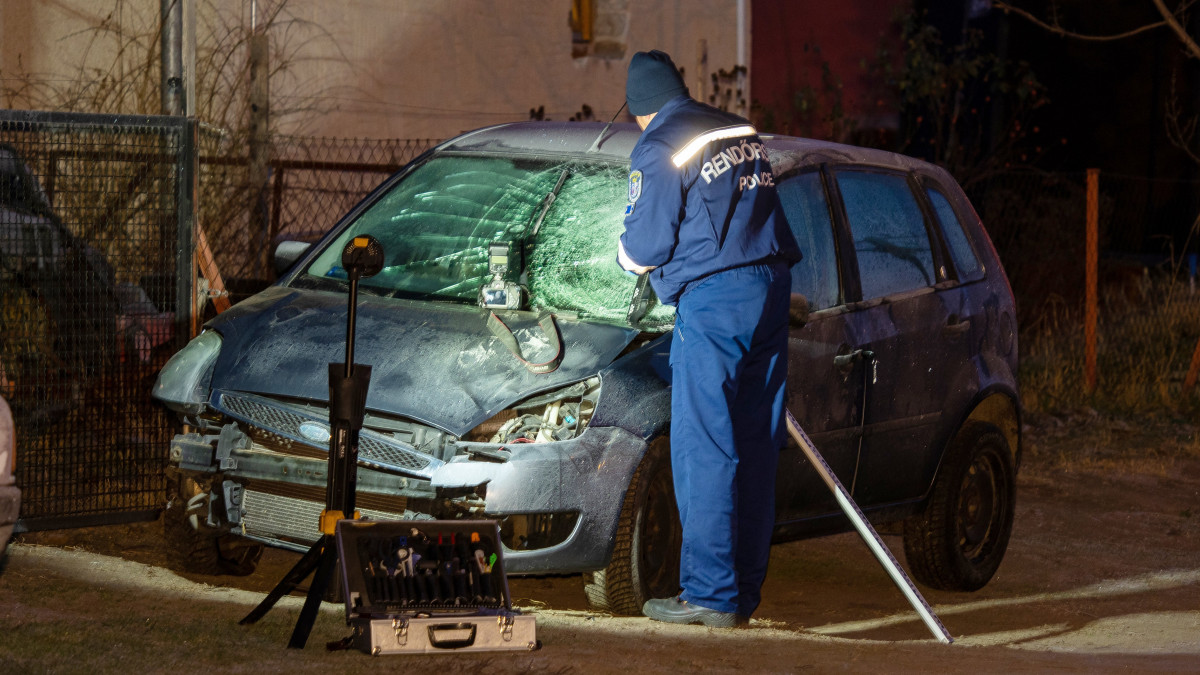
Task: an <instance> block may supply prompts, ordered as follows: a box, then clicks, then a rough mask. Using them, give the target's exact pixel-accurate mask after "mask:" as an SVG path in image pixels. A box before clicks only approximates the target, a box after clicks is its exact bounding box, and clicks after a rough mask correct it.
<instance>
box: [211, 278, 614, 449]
mask: <svg viewBox="0 0 1200 675" xmlns="http://www.w3.org/2000/svg"><path fill="white" fill-rule="evenodd" d="M487 316H488V315H487V312H486V311H485V310H481V309H479V308H476V307H468V306H460V305H449V304H442V303H432V302H417V301H409V300H397V299H390V298H379V297H374V296H367V295H360V296H359V306H358V311H357V320H356V331H355V332H356V336H357V338H356V340H355V346H354V361H355V363H360V364H364V365H369V366H371V368H372V370H371V384H370V388H369V390H368V392H367V410H368V411H373V412H382V413H387V414H394V415H402V416H404V417H407V418H410V419H414V420H417V421H420V422H423V423H425V424H429V425H432V426H435V427H439V428H441V429H443V430H445V431H447V432H449V433H452V434H455V435H457V436H461V435H463V434H465V433H466V432H468V431H470V430H471V429H472V428H474V427H475V426H477V425H478V424H480V423H481V422H483V421H484V420H486V419H488V418H489V417H491V416H492V415H494V414H496V413H497V412H500V411H501V410H503V409H504V408H506V407H508V406H510V405H512V404H513V403H515V402H517V401H519V400H521V399H523V398H526V397H528V396H530V395H532V394H535V393H538V392H541V391H545V390H550V389H554V388H556V387H559V386H563V385H566V384H570V383H572V382H576V381H579V380H581V379H583V378H586V377H588V376H590V375H594V374H595V373H596V372H597V371H599V370H600V369H602V368H603V367H604V366H606V365H608V364H609V363H611V362H612V360H613V359H614V358H616V356H617V355H618V354H620V352H621V350H622V349H624V347H625V346H626V345H627V344H629V342H630V341H631V340H632V339H633V338H634V337H635V336H636V335H637V331H636V330H633V329H630V328H623V327H620V326H612V325H606V324H595V323H585V322H579V321H567V320H561V319H560V320H559V321H558V326H559V332H560V333H561V335H562V343H563V350H564V352H563V353H564V356H563V361H562V364H561V365H560V366H559V368H558V369H557V370H555V371H554V372H552V373H547V374H545V375H535V374H533V373H530V372H529V371H527V370H526V369H525V367H524V366H523V365H522V364H521V363H520V362H519V361H518V360H517V358H516V357H515V356H513V354H512V353H511V352H509V351H508V349H507V348H505V347H504V345H503V344H501V343H500V341H499V340H498V339H497V338H496V337H495V336H494V335H492V333H491V332H490V331H489V330H488V328H487V325H486V319H487ZM501 318H503V319H504V320H505V323H507V324H508V326H509V328H511V329H512V331H513V334H514V335H515V336H516V338H517V341H518V342H519V343H520V345H521V348H522V351H523V352H524V355H525V358H526V359H527V360H529V361H531V362H534V363H538V362H541V361H546V360H549V359H550V358H551V357H552V356H553V353H552V350H551V349H550V346H549V344H548V343H547V342H546V340H545V338H544V335H543V333H542V331H541V328H539V327H538V325H537V317H536V316H534V315H533V314H532V313H530V312H520V313H516V312H509V313H505V314H503V315H502V316H501ZM209 327H210V328H212V329H214V330H216V331H217V332H219V333H220V334H221V336H222V337H223V339H224V342H223V345H222V347H221V353H220V356H219V357H218V359H217V362H216V365H215V368H214V370H213V379H212V388H213V389H219V390H233V391H242V392H251V393H256V394H261V395H265V396H282V397H291V398H301V399H310V400H314V401H327V400H328V396H329V389H328V385H329V382H328V379H329V375H328V364H329V363H339V364H344V363H345V360H346V351H345V345H346V296H345V295H341V294H337V293H329V292H323V291H311V290H296V289H289V288H284V287H272V288H269V289H267V290H266V291H263V292H262V293H260V294H258V295H256V296H254V297H253V298H250V299H248V300H246V301H244V302H241V303H238V304H237V305H235V306H234V307H233V308H231V309H229V310H227V311H226V312H224V313H222V314H221V315H219V316H218V317H216V318H215V319H213V320H212V321H211V322H210V323H209Z"/></svg>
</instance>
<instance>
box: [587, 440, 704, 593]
mask: <svg viewBox="0 0 1200 675" xmlns="http://www.w3.org/2000/svg"><path fill="white" fill-rule="evenodd" d="M682 543H683V528H682V526H680V524H679V510H678V508H677V507H676V505H675V485H674V483H673V482H672V479H671V451H670V443H669V442H668V441H667V439H666V438H659V439H658V440H656V441H655V442H654V443H652V444H651V445H650V447H649V449H647V451H646V456H645V457H643V458H642V461H641V463H640V464H638V468H637V470H636V471H634V473H633V478H632V479H631V480H630V481H629V489H628V490H627V491H626V492H625V501H624V502H623V503H622V505H621V517H620V520H619V521H618V523H617V536H616V541H615V542H614V544H613V555H612V562H610V563H609V564H608V567H606V568H604V569H602V570H599V571H597V572H592V573H590V574H584V575H583V579H584V588H583V590H584V593H585V594H586V595H587V599H588V604H589V605H590V606H591V607H592V609H595V610H598V611H604V612H612V613H613V614H624V615H627V616H640V615H641V613H642V605H643V604H645V602H646V601H647V600H649V599H651V598H665V597H670V596H672V595H675V594H676V593H678V592H679V550H680V547H681V546H682Z"/></svg>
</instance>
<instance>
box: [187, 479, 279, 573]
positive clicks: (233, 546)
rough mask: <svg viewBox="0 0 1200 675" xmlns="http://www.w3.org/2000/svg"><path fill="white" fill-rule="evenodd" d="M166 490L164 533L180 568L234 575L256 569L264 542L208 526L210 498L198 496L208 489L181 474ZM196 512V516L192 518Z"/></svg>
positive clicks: (195, 571)
mask: <svg viewBox="0 0 1200 675" xmlns="http://www.w3.org/2000/svg"><path fill="white" fill-rule="evenodd" d="M167 491H168V493H167V508H166V510H165V511H164V512H163V536H164V538H165V539H166V542H167V552H168V555H169V556H170V558H171V561H172V562H173V563H174V564H175V565H176V566H177V567H178V568H179V569H182V570H183V571H185V572H192V573H194V574H212V575H222V574H225V575H232V576H246V575H248V574H251V573H253V572H254V569H255V568H256V567H257V566H258V561H259V559H260V558H262V554H263V545H262V544H259V543H257V542H253V541H250V540H248V539H245V538H242V537H238V536H236V535H233V534H229V533H227V532H221V531H220V530H215V529H212V528H209V527H207V526H206V525H205V524H204V522H203V521H202V519H203V518H205V516H206V514H207V512H208V502H207V499H206V498H203V497H202V498H200V499H199V500H197V499H195V498H197V497H198V496H201V495H204V494H205V493H206V491H205V490H204V489H203V488H202V487H201V486H200V485H199V484H197V483H196V482H195V481H194V480H192V479H190V478H186V477H183V476H180V477H179V478H177V479H175V480H171V481H169V482H168V487H167ZM201 503H202V508H199V507H200V506H201ZM189 504H191V505H192V506H191V507H189ZM193 515H195V516H197V518H192V516H193ZM193 521H196V522H193Z"/></svg>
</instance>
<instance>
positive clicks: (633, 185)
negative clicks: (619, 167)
mask: <svg viewBox="0 0 1200 675" xmlns="http://www.w3.org/2000/svg"><path fill="white" fill-rule="evenodd" d="M641 196H642V172H641V171H634V172H633V173H631V174H629V202H630V203H631V204H632V203H633V202H636V201H637V200H638V197H641Z"/></svg>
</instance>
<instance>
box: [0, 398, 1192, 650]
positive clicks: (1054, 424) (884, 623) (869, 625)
mask: <svg viewBox="0 0 1200 675" xmlns="http://www.w3.org/2000/svg"><path fill="white" fill-rule="evenodd" d="M1026 440H1027V447H1026V458H1025V464H1024V465H1023V466H1022V469H1021V473H1020V476H1019V480H1018V485H1019V488H1018V501H1017V517H1016V525H1015V528H1014V531H1013V536H1012V541H1011V543H1010V545H1009V550H1008V555H1007V557H1006V558H1005V561H1004V563H1003V565H1002V566H1001V567H1000V571H999V572H998V574H997V575H996V577H995V578H994V579H993V581H992V582H991V583H990V584H989V585H988V586H986V587H985V588H984V589H982V590H980V591H978V592H975V593H970V594H958V593H945V592H938V591H931V590H927V589H921V590H922V592H923V593H924V595H925V597H926V598H927V599H928V601H929V602H930V603H931V604H932V605H933V606H934V610H935V612H936V613H937V615H938V616H939V617H940V619H941V621H942V622H943V623H944V624H945V625H946V627H947V628H948V629H949V631H950V633H951V634H952V635H953V636H954V638H955V641H954V644H952V645H943V644H939V643H937V642H936V641H935V640H933V639H932V636H931V634H930V633H929V631H928V630H927V629H926V627H925V626H924V624H923V623H921V622H920V620H919V619H918V618H917V615H916V614H915V613H914V612H913V611H912V609H911V608H910V607H909V606H908V604H907V602H906V601H905V599H904V596H903V595H902V594H901V593H900V592H899V591H898V590H897V589H896V587H895V586H893V585H892V583H891V581H890V580H889V579H888V577H887V576H886V574H885V573H884V571H883V569H882V568H881V567H880V566H879V565H878V563H877V562H876V561H875V559H874V558H873V557H871V555H870V553H869V551H868V550H867V548H866V547H865V546H864V545H863V543H862V541H861V540H860V539H858V537H857V535H854V534H846V535H839V536H835V537H827V538H824V539H817V540H811V541H803V542H794V543H789V544H784V545H780V546H777V547H775V549H774V551H773V554H772V558H771V568H770V572H769V574H768V579H767V582H766V586H765V588H764V594H763V595H764V601H763V605H762V607H761V608H760V609H759V611H758V613H757V614H756V615H755V617H754V621H753V622H752V624H751V626H750V627H749V628H747V629H737V630H717V629H708V628H703V627H699V626H670V625H664V624H659V623H653V622H650V621H649V620H647V619H644V618H631V617H611V616H607V615H603V614H597V613H593V612H589V611H588V610H587V607H586V604H585V603H584V599H583V594H582V591H581V581H580V579H579V578H578V577H545V578H514V579H512V580H511V581H510V584H511V590H512V594H513V597H514V598H515V600H516V602H515V604H516V605H517V606H519V607H521V608H522V609H523V610H524V611H525V612H527V613H531V614H533V615H534V616H535V617H536V620H537V628H538V637H539V639H540V640H541V642H542V648H541V649H539V650H537V651H533V652H517V653H504V654H474V655H473V654H452V655H434V656H387V657H378V658H373V657H370V656H367V655H365V654H362V653H360V652H357V651H340V652H329V651H326V649H325V647H324V644H325V642H327V641H330V640H336V639H337V638H340V637H344V636H345V635H346V634H348V632H349V631H348V629H347V628H346V626H345V623H344V614H343V610H342V607H341V606H340V605H331V604H329V605H326V606H325V607H324V608H323V609H324V610H325V611H323V612H322V613H321V616H320V617H319V619H318V622H317V625H316V627H315V628H314V631H313V635H312V637H311V638H310V640H309V643H308V646H307V648H306V649H304V650H289V649H287V648H286V646H285V645H286V644H287V641H288V637H289V635H290V632H291V629H292V627H293V626H294V624H295V620H296V616H297V613H298V607H299V604H300V601H301V598H299V597H296V598H287V599H285V601H284V602H282V603H281V604H280V605H278V606H276V608H275V609H273V610H272V611H271V613H270V614H269V615H268V617H267V618H266V619H264V620H263V621H262V622H259V623H258V624H255V625H254V626H239V625H237V621H238V619H240V618H241V617H242V616H244V615H245V613H246V612H247V611H249V609H250V608H251V607H253V606H254V604H256V603H257V602H258V601H259V600H260V599H261V598H262V596H263V594H264V593H266V592H267V591H268V590H270V589H271V588H272V587H273V586H274V585H275V583H276V582H277V581H278V580H279V579H280V578H281V577H282V576H283V574H284V573H285V572H286V571H287V570H288V569H290V568H291V566H292V565H293V564H294V563H295V561H296V560H297V554H295V553H290V552H286V551H279V550H269V551H268V552H267V553H266V555H265V556H264V559H263V563H262V564H261V566H260V568H259V570H258V571H257V572H255V573H254V574H253V575H251V576H249V577H245V578H231V577H199V576H188V575H177V574H175V573H173V572H171V571H170V570H168V569H167V568H166V562H165V554H164V551H163V547H162V542H161V538H160V535H159V532H160V528H159V526H158V524H155V523H146V524H139V525H128V526H112V527H103V528H91V529H88V530H73V531H61V532H43V533H29V534H25V535H20V536H19V537H18V538H17V541H16V542H15V544H14V546H12V547H11V548H10V551H9V561H8V565H7V569H6V571H5V572H4V573H3V575H0V672H13V673H15V672H89V673H97V672H117V671H130V672H166V671H172V672H179V671H180V670H181V669H182V670H186V671H196V672H203V671H212V672H264V671H265V672H293V671H294V672H332V671H333V670H334V669H336V672H344V673H358V672H364V673H365V672H377V671H378V670H379V669H381V668H387V669H400V668H404V669H406V670H410V671H412V672H430V671H447V672H459V671H467V670H470V671H475V672H480V673H485V672H486V673H489V674H491V673H501V672H539V673H540V672H549V673H569V672H581V673H582V672H613V673H615V672H631V671H632V672H643V671H650V672H667V671H685V672H690V671H697V670H709V671H714V672H739V673H745V672H789V673H790V672H805V671H807V672H830V671H839V672H914V671H926V672H927V671H933V672H956V671H967V670H970V671H973V672H985V673H988V672H997V673H999V672H1004V673H1012V672H1046V671H1056V672H1067V673H1084V672H1087V673H1094V672H1117V671H1135V672H1196V671H1197V670H1198V669H1200V666H1198V665H1197V664H1200V437H1198V431H1197V429H1196V428H1194V427H1192V426H1189V425H1187V424H1183V423H1180V422H1174V423H1155V424H1153V425H1149V426H1134V425H1132V424H1129V423H1121V422H1113V421H1111V420H1103V419H1100V418H1099V417H1098V416H1096V415H1095V414H1094V413H1090V412H1084V413H1077V414H1074V415H1064V416H1058V417H1051V416H1042V417H1041V418H1035V419H1033V420H1032V421H1031V424H1030V425H1029V426H1028V427H1027V429H1026ZM885 541H886V543H887V544H888V546H889V547H890V548H891V549H892V551H893V552H894V553H895V554H896V556H897V557H898V558H899V559H900V560H901V561H903V552H902V546H901V543H900V539H899V537H896V536H885Z"/></svg>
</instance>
